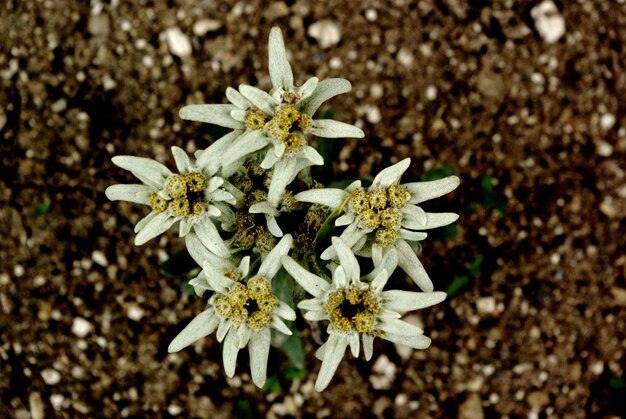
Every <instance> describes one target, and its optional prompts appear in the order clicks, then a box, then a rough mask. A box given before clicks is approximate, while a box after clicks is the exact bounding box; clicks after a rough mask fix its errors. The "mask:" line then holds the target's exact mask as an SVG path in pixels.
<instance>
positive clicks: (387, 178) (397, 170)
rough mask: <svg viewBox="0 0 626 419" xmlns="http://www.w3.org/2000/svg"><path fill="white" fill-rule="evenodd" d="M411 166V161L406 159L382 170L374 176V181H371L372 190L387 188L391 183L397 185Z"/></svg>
mask: <svg viewBox="0 0 626 419" xmlns="http://www.w3.org/2000/svg"><path fill="white" fill-rule="evenodd" d="M410 165H411V159H409V158H406V159H404V160H401V161H399V162H398V163H396V164H394V165H393V166H389V167H387V168H386V169H383V170H381V171H380V173H378V175H376V177H375V178H374V180H373V181H372V186H371V187H372V188H378V187H387V186H389V185H391V184H392V183H398V182H399V181H400V178H401V177H402V175H403V174H404V172H406V169H408V168H409V166H410Z"/></svg>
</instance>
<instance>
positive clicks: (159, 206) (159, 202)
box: [150, 192, 168, 212]
mask: <svg viewBox="0 0 626 419" xmlns="http://www.w3.org/2000/svg"><path fill="white" fill-rule="evenodd" d="M167 204H168V203H167V200H166V199H164V198H161V197H160V196H159V194H158V193H157V192H152V193H151V194H150V207H151V208H152V210H153V211H156V212H163V211H165V210H166V209H167Z"/></svg>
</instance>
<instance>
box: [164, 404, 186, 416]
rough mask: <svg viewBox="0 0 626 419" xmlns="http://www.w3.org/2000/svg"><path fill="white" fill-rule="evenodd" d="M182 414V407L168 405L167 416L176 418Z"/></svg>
mask: <svg viewBox="0 0 626 419" xmlns="http://www.w3.org/2000/svg"><path fill="white" fill-rule="evenodd" d="M182 412H183V408H182V407H180V406H178V405H175V404H170V405H169V406H168V407H167V413H169V414H170V415H172V416H178V415H180V414H181V413H182Z"/></svg>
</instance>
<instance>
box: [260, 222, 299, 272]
mask: <svg viewBox="0 0 626 419" xmlns="http://www.w3.org/2000/svg"><path fill="white" fill-rule="evenodd" d="M292 244H293V238H292V237H291V235H290V234H287V235H285V236H284V237H283V238H282V239H280V241H279V242H278V244H277V245H276V246H274V248H273V249H272V251H271V252H269V253H268V254H267V256H265V259H263V262H261V266H260V267H259V273H258V276H261V277H263V278H265V279H267V280H268V281H271V280H272V279H273V278H274V277H275V276H276V274H277V273H278V271H279V270H280V267H281V264H282V262H281V258H282V257H283V256H285V255H286V254H287V253H289V249H291V245H292Z"/></svg>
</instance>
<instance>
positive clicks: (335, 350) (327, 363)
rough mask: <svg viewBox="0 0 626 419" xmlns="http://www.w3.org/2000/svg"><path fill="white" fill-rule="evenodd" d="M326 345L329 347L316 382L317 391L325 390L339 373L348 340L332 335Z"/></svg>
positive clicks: (325, 352)
mask: <svg viewBox="0 0 626 419" xmlns="http://www.w3.org/2000/svg"><path fill="white" fill-rule="evenodd" d="M326 344H327V345H328V347H327V348H326V350H325V351H324V359H323V361H322V366H321V368H320V372H319V374H318V376H317V380H315V390H316V391H322V390H324V389H325V388H326V387H327V386H328V384H329V383H330V380H332V378H333V375H335V371H337V367H338V366H339V363H340V362H341V359H342V358H343V355H344V354H345V352H346V347H347V346H348V340H347V339H346V338H345V337H343V336H338V335H330V338H328V342H326Z"/></svg>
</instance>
